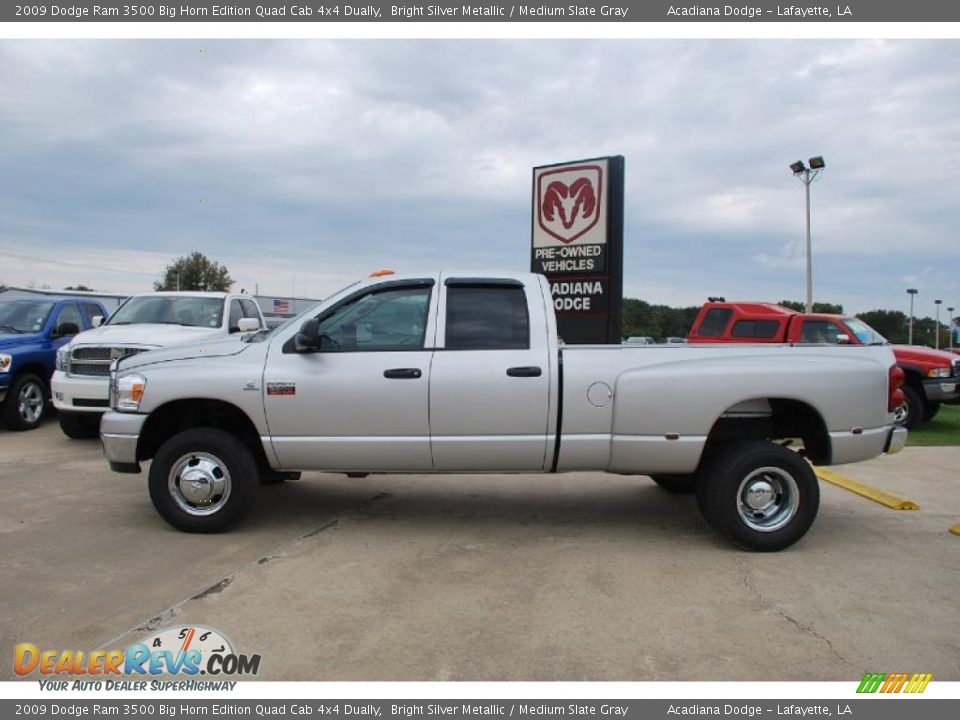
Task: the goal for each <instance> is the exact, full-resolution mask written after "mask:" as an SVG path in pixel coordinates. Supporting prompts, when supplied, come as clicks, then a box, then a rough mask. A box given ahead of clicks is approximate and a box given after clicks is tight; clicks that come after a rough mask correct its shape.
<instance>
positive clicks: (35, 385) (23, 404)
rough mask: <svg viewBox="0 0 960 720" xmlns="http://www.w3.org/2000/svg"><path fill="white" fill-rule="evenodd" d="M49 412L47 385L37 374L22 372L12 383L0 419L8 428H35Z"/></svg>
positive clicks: (0, 410) (0, 409)
mask: <svg viewBox="0 0 960 720" xmlns="http://www.w3.org/2000/svg"><path fill="white" fill-rule="evenodd" d="M46 412H47V386H46V384H45V383H44V382H43V380H41V379H40V378H38V377H37V376H36V375H33V374H31V373H26V372H25V373H22V374H20V375H17V376H16V377H15V378H14V379H13V382H12V383H10V389H9V390H8V391H7V398H6V400H5V401H4V402H3V404H2V406H0V419H2V421H3V425H4V427H6V428H7V430H33V429H34V428H35V427H37V426H38V425H40V423H41V422H42V421H43V418H44V417H45V415H46Z"/></svg>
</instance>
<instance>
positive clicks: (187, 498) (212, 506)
mask: <svg viewBox="0 0 960 720" xmlns="http://www.w3.org/2000/svg"><path fill="white" fill-rule="evenodd" d="M230 487H231V482H230V471H229V470H227V466H226V465H225V464H224V463H223V461H222V460H220V459H219V458H218V457H216V456H215V455H211V454H210V453H204V452H194V453H188V454H186V455H183V456H182V457H180V458H179V459H178V460H177V461H176V462H175V463H174V464H173V466H172V467H171V468H170V474H169V475H168V476H167V490H168V491H169V492H170V497H172V498H173V501H174V502H175V503H176V504H177V506H178V507H179V508H180V509H181V510H183V511H184V512H186V513H188V514H190V515H194V516H196V517H204V516H207V515H213V514H214V513H217V512H219V511H220V510H222V509H223V506H224V505H226V504H227V500H229V499H230Z"/></svg>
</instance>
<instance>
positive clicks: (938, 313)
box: [933, 300, 943, 350]
mask: <svg viewBox="0 0 960 720" xmlns="http://www.w3.org/2000/svg"><path fill="white" fill-rule="evenodd" d="M942 302H943V300H934V301H933V304H934V305H936V306H937V324H936V328H937V332H936V334H937V337H936V340H934V350H939V349H940V303H942Z"/></svg>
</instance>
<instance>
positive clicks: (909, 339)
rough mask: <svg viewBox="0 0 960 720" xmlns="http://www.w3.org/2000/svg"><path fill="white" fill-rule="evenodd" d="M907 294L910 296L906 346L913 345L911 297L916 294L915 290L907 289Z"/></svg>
mask: <svg viewBox="0 0 960 720" xmlns="http://www.w3.org/2000/svg"><path fill="white" fill-rule="evenodd" d="M907 294H909V295H910V330H909V331H908V333H907V345H913V296H914V295H916V294H917V289H916V288H907Z"/></svg>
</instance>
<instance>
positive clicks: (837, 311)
mask: <svg viewBox="0 0 960 720" xmlns="http://www.w3.org/2000/svg"><path fill="white" fill-rule="evenodd" d="M777 304H778V305H783V306H784V307H785V308H790V309H791V310H796V311H797V312H804V311H805V310H806V307H807V305H806V303H802V302H797V301H796V300H781V301H780V302H779V303H777ZM813 312H815V313H824V314H827V315H843V305H836V304H834V303H822V302H820V303H818V302H815V303H814V304H813Z"/></svg>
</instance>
